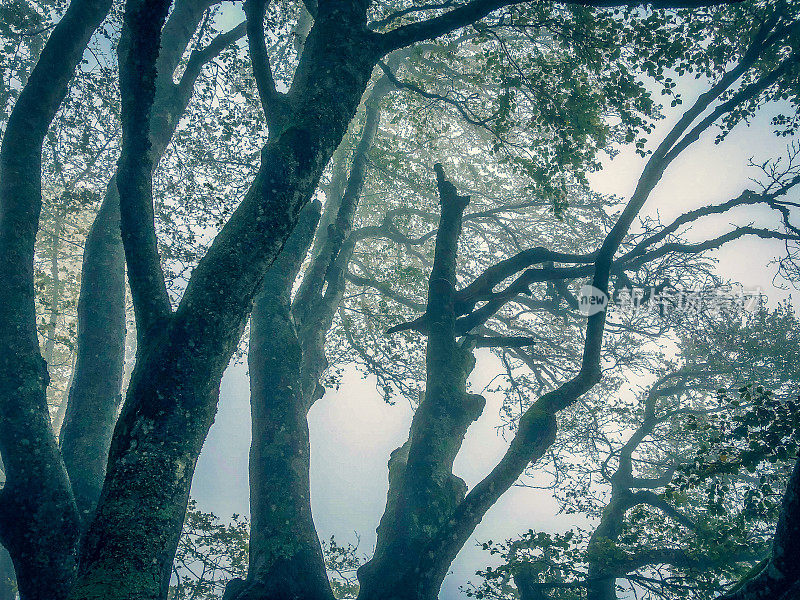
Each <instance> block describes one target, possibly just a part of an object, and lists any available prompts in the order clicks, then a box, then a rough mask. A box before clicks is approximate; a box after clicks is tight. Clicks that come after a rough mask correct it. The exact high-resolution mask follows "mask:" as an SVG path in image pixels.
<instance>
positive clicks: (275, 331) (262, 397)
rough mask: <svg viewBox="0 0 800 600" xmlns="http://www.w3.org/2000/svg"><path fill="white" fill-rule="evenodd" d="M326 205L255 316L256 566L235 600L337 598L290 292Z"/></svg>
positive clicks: (304, 222)
mask: <svg viewBox="0 0 800 600" xmlns="http://www.w3.org/2000/svg"><path fill="white" fill-rule="evenodd" d="M319 210H320V207H319V205H316V204H315V205H309V206H308V207H307V208H306V209H305V210H304V211H303V214H302V215H301V219H300V222H299V223H298V225H297V227H295V230H294V231H293V232H292V235H291V236H290V237H289V240H288V241H287V243H286V245H285V246H284V248H283V251H282V252H281V254H280V256H279V257H278V259H277V260H276V261H275V262H274V263H273V264H272V267H271V268H270V270H269V272H268V273H267V275H266V277H265V278H264V285H263V288H262V291H261V292H260V294H259V295H258V297H257V299H256V302H255V305H254V307H253V314H252V317H251V321H250V352H249V355H248V365H249V370H250V406H251V412H252V430H253V443H252V445H251V447H250V514H251V534H250V566H249V570H248V576H247V580H246V582H244V583H243V584H239V585H238V587H235V586H230V587H229V589H228V590H227V593H226V595H225V597H226V600H227V599H228V598H231V599H234V598H235V599H236V600H245V599H246V600H256V599H273V598H274V599H277V598H281V599H287V600H288V599H301V598H302V599H307V600H333V593H332V591H331V588H330V584H329V582H328V578H327V575H326V571H325V561H324V558H323V555H322V548H321V547H320V543H319V539H318V538H317V533H316V530H315V528H314V521H313V519H312V516H311V497H310V494H311V490H310V482H309V460H310V440H309V434H308V423H307V421H306V414H307V413H308V409H309V407H310V405H311V404H310V403H309V402H308V401H307V398H306V397H305V395H304V393H303V388H302V384H301V381H300V380H301V374H300V369H299V366H300V363H301V359H302V356H301V355H302V348H301V345H300V341H299V339H298V337H297V331H296V328H295V323H294V319H293V317H292V314H291V291H292V285H293V283H294V280H295V277H296V276H297V273H298V271H299V270H300V266H301V264H302V261H303V259H304V258H305V255H306V252H307V251H308V248H309V246H310V245H311V241H312V240H313V237H314V231H315V229H316V225H317V222H318V221H319V216H320V214H319Z"/></svg>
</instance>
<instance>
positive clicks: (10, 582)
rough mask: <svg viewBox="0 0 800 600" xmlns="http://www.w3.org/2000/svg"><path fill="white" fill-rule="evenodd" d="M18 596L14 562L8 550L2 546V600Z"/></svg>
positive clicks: (0, 598) (0, 574) (0, 597)
mask: <svg viewBox="0 0 800 600" xmlns="http://www.w3.org/2000/svg"><path fill="white" fill-rule="evenodd" d="M16 597H17V578H16V576H15V575H14V563H12V562H11V555H10V554H9V553H8V550H6V549H5V548H3V547H2V546H0V600H15V599H16Z"/></svg>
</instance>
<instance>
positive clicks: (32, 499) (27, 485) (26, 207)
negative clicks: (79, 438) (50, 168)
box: [0, 0, 111, 600]
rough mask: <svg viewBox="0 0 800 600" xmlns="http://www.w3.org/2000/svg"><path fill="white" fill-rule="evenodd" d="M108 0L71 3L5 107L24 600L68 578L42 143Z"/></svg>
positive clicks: (7, 376) (67, 492) (62, 590)
mask: <svg viewBox="0 0 800 600" xmlns="http://www.w3.org/2000/svg"><path fill="white" fill-rule="evenodd" d="M110 6H111V2H110V0H73V2H72V3H71V4H70V6H69V8H68V10H67V12H66V13H65V14H64V16H63V17H62V19H61V20H60V21H59V22H58V24H57V25H56V26H55V27H54V29H53V32H52V34H51V35H50V38H49V39H48V41H47V44H46V45H45V47H44V49H43V50H42V54H41V56H40V57H39V61H38V63H37V64H36V67H35V68H34V69H33V71H32V72H31V75H30V77H29V79H28V81H27V83H26V85H25V87H24V88H23V90H22V92H21V93H20V96H19V99H18V100H17V103H16V105H15V106H14V109H13V111H12V113H11V116H10V118H9V120H8V124H7V126H6V131H5V135H4V136H3V142H2V148H1V149H0V281H2V282H3V283H2V286H0V348H3V352H2V354H1V355H0V454H2V456H3V462H4V465H5V470H6V476H7V480H6V485H5V486H4V487H3V490H2V492H0V537H1V538H2V542H3V545H4V546H5V547H6V548H7V549H8V551H9V554H11V557H12V560H13V562H14V567H15V571H16V574H17V582H18V585H19V591H20V595H21V596H22V598H23V600H39V599H41V600H60V599H62V598H64V597H66V595H67V593H68V591H69V588H70V586H71V584H72V581H73V580H74V576H75V550H76V545H77V541H78V532H79V527H78V513H77V509H76V506H75V501H74V499H73V497H72V491H71V488H70V483H69V479H68V477H67V472H66V469H65V468H64V463H63V461H62V460H61V455H60V452H59V449H58V444H57V443H56V439H55V436H54V435H53V430H52V428H51V425H50V413H49V410H48V407H47V397H46V391H47V385H48V381H49V377H48V374H47V365H46V364H45V362H44V360H43V358H42V355H41V353H40V350H39V340H38V336H37V330H36V308H35V304H34V301H35V292H34V286H33V282H34V279H33V258H34V245H35V242H36V234H37V230H38V226H39V214H40V212H41V204H42V189H41V183H42V182H41V165H42V144H43V141H44V137H45V135H46V133H47V129H48V127H49V126H50V123H51V121H52V119H53V117H54V115H55V113H56V111H57V110H58V108H59V106H60V105H61V102H62V100H63V99H64V96H65V95H66V93H67V87H68V85H69V82H70V80H71V79H72V76H73V73H74V70H75V67H76V65H77V64H78V61H79V60H80V59H81V57H82V55H83V51H84V48H85V47H86V44H87V43H88V41H89V38H90V37H91V35H92V33H93V32H94V30H95V29H96V28H97V26H98V25H99V24H100V22H101V21H102V20H103V18H104V17H105V15H106V14H107V13H108V10H109V8H110Z"/></svg>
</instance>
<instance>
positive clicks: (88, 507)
mask: <svg viewBox="0 0 800 600" xmlns="http://www.w3.org/2000/svg"><path fill="white" fill-rule="evenodd" d="M77 346H78V351H77V356H76V360H75V370H74V377H73V380H72V386H71V387H70V391H69V400H68V404H67V412H66V415H65V417H64V424H63V427H62V430H61V452H62V455H63V457H64V464H65V465H66V467H67V472H68V473H69V477H70V481H71V482H72V491H73V493H74V494H75V502H76V503H77V505H78V510H79V512H80V514H81V518H82V519H86V518H87V517H88V516H89V515H90V514H91V512H92V511H93V510H94V506H95V503H96V502H97V499H98V498H99V496H100V488H101V487H102V485H103V477H104V476H105V471H106V461H107V459H108V447H109V445H110V443H111V434H112V432H113V428H114V421H115V420H116V417H117V412H118V409H119V405H120V402H121V400H122V397H121V395H120V390H121V386H122V369H123V364H124V360H125V255H124V252H123V249H122V239H121V238H120V235H119V194H118V192H117V184H116V180H115V178H112V179H111V181H110V182H109V184H108V187H107V189H106V194H105V197H104V199H103V204H102V205H101V206H100V210H99V211H98V213H97V216H96V217H95V219H94V222H93V223H92V227H91V229H90V230H89V234H88V236H87V237H86V244H85V246H84V251H83V267H82V271H81V291H80V296H79V298H78V339H77Z"/></svg>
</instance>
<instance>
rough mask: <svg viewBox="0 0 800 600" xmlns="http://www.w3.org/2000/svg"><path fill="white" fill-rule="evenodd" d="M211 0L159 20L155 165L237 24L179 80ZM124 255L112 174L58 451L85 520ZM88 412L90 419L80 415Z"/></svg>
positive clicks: (116, 376) (113, 385) (109, 381)
mask: <svg viewBox="0 0 800 600" xmlns="http://www.w3.org/2000/svg"><path fill="white" fill-rule="evenodd" d="M209 5H210V2H209V0H179V1H178V2H177V3H176V4H175V7H174V9H173V10H172V13H171V14H170V17H169V20H168V21H167V23H166V24H165V25H164V30H163V32H162V38H161V51H160V53H159V57H158V63H157V69H158V75H157V79H156V94H155V99H154V103H153V110H152V112H151V115H150V144H151V146H150V156H151V159H152V162H153V167H154V168H155V166H157V165H158V162H159V160H160V159H161V157H162V156H163V154H164V151H165V150H166V147H167V145H168V144H169V142H170V140H171V138H172V135H173V133H174V132H175V127H176V126H177V124H178V121H179V118H180V115H181V114H182V113H183V112H184V110H185V109H186V106H187V104H188V102H189V100H190V98H191V91H192V88H193V85H194V82H195V80H196V78H197V76H198V74H199V72H200V68H201V67H202V65H203V64H204V63H205V62H207V61H208V60H210V59H211V58H213V57H214V56H216V55H217V54H218V53H219V51H221V50H222V49H223V48H224V46H225V45H227V44H228V43H230V41H232V40H235V39H236V38H237V37H239V36H241V34H242V32H241V30H239V31H237V30H232V31H231V32H229V33H227V34H221V35H220V36H219V37H218V38H217V39H216V40H215V41H213V42H212V43H211V44H209V46H208V47H207V48H205V49H204V50H202V51H195V52H194V53H193V54H192V56H191V57H190V59H189V62H188V65H187V68H186V70H185V71H184V74H183V76H182V78H181V80H180V82H179V83H174V82H173V79H172V74H173V73H174V71H175V68H176V67H177V65H178V61H179V60H180V58H181V56H182V54H183V53H184V51H185V49H186V47H187V45H188V44H189V41H190V40H191V37H192V35H193V34H194V32H195V30H196V29H197V26H198V24H199V22H200V19H201V18H202V16H203V13H204V12H205V10H207V9H208V7H209ZM124 270H125V254H124V249H123V246H122V238H121V237H120V214H119V192H118V190H117V184H116V175H114V176H113V177H112V178H111V180H110V181H109V183H108V186H107V188H106V194H105V197H104V198H103V203H102V205H101V207H100V210H99V211H98V213H97V216H96V217H95V220H94V222H93V224H92V227H91V229H90V231H89V234H88V236H87V239H86V245H85V247H84V252H83V267H82V271H81V273H82V274H81V290H80V296H79V300H78V340H77V347H78V351H77V357H76V363H75V369H74V371H73V378H72V384H71V385H70V391H69V403H68V406H67V415H66V417H65V423H64V426H63V430H62V434H61V437H60V440H61V449H62V454H63V455H64V462H65V463H66V467H67V472H68V473H69V476H70V481H71V482H72V487H73V491H74V493H75V500H76V502H77V504H78V510H79V511H80V513H81V517H82V518H84V519H85V518H87V517H88V516H89V515H90V513H91V511H92V510H94V506H95V504H96V503H97V499H98V498H99V496H100V489H101V487H102V485H103V477H104V476H105V469H106V462H107V459H108V448H109V445H110V443H111V436H112V433H113V431H114V422H115V421H116V417H117V413H118V411H119V405H120V402H121V400H122V396H121V385H122V378H123V364H124V359H125V275H124ZM86 415H92V418H91V419H87V418H85V417H86Z"/></svg>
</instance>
